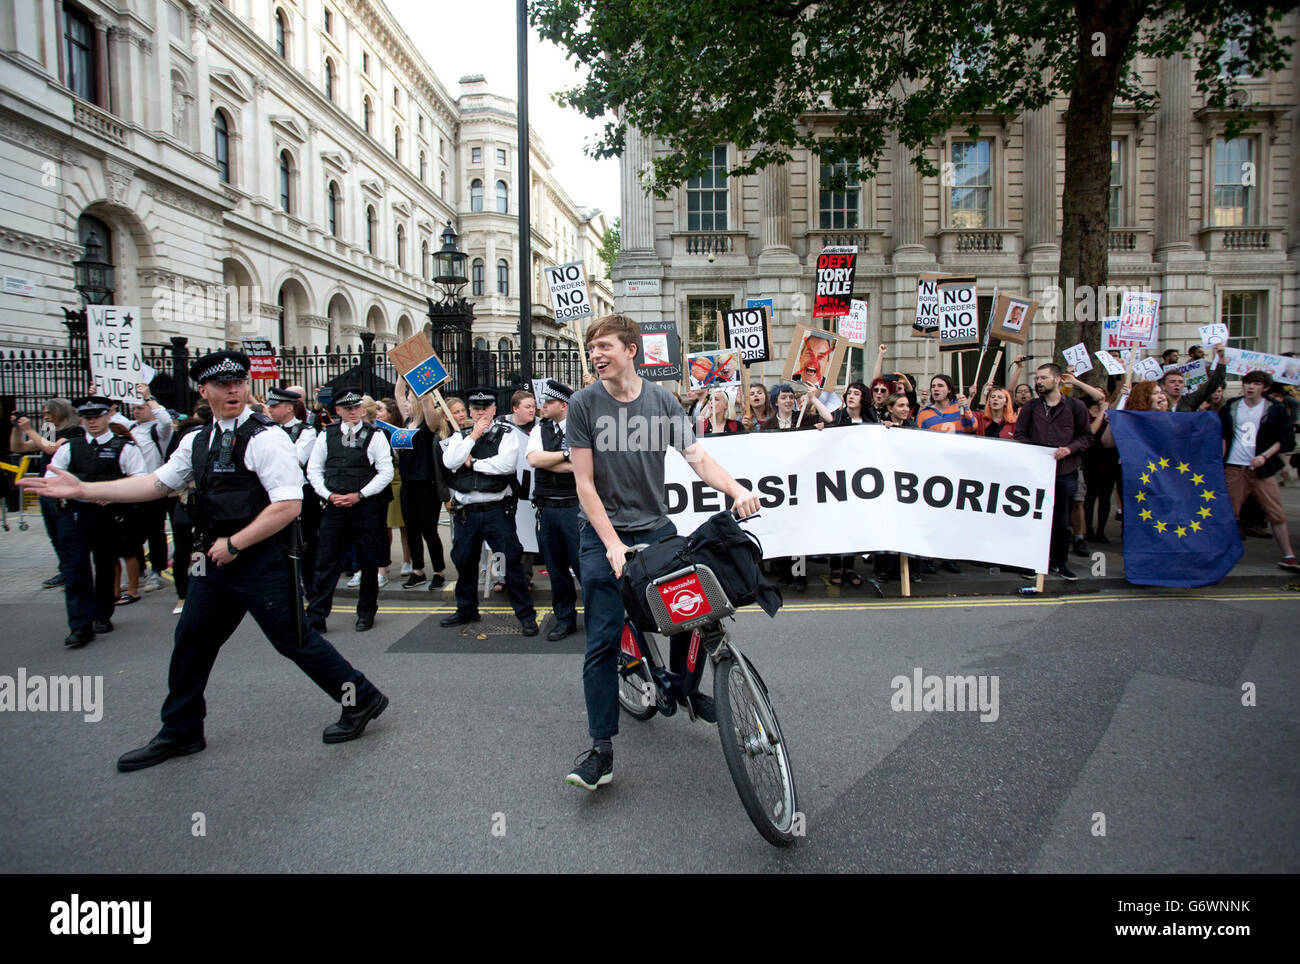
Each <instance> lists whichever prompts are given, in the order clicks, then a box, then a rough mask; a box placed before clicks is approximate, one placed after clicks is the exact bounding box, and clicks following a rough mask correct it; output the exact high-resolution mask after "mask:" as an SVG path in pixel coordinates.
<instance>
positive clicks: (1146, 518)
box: [1138, 509, 1151, 522]
mask: <svg viewBox="0 0 1300 964" xmlns="http://www.w3.org/2000/svg"><path fill="white" fill-rule="evenodd" d="M1138 514H1139V515H1140V516H1142V521H1143V522H1150V521H1151V510H1150V509H1143V510H1142V511H1141V512H1139V513H1138Z"/></svg>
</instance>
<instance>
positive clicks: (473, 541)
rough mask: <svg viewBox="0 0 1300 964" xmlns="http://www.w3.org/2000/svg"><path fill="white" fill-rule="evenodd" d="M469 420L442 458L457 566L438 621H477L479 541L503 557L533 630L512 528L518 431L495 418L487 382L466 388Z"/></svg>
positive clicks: (513, 599) (522, 616) (519, 612)
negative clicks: (451, 600) (450, 597)
mask: <svg viewBox="0 0 1300 964" xmlns="http://www.w3.org/2000/svg"><path fill="white" fill-rule="evenodd" d="M467 400H468V402H469V412H470V417H471V418H472V419H473V424H472V425H470V426H468V427H466V428H462V429H461V430H460V431H459V432H457V433H456V434H455V435H453V436H452V437H451V438H449V439H448V440H447V446H446V448H445V450H444V451H443V455H442V463H443V465H445V466H446V467H447V468H448V469H450V470H451V473H452V475H451V479H450V480H449V485H450V487H451V489H452V494H451V498H452V547H451V561H452V564H453V565H454V566H455V567H456V612H454V613H453V614H452V615H450V616H447V617H445V618H443V620H442V622H441V623H440V625H443V626H460V625H462V624H463V623H474V622H478V619H479V614H478V593H477V591H476V587H477V584H478V565H479V553H481V552H482V551H483V542H484V540H486V541H487V544H488V545H489V546H491V547H492V550H493V551H494V552H501V553H504V554H505V557H506V594H507V595H508V596H509V597H510V605H511V606H513V607H514V610H515V615H516V616H517V617H519V623H520V625H521V626H522V627H523V634H524V635H525V636H536V635H537V610H535V609H534V608H533V600H532V597H531V596H529V594H528V577H527V576H525V575H524V569H523V563H522V557H523V554H524V549H523V546H521V545H520V544H519V536H518V535H516V534H515V519H514V514H515V513H514V509H515V498H514V495H513V493H512V491H511V483H512V482H513V481H514V479H515V466H516V463H517V461H518V458H519V441H520V438H521V436H520V434H519V433H518V432H516V431H515V430H514V429H513V428H511V427H510V426H509V425H507V424H506V423H505V421H504V420H498V419H497V418H496V411H497V402H496V396H494V395H493V394H492V390H491V389H488V388H475V389H473V390H471V391H470V393H469V398H468V399H467Z"/></svg>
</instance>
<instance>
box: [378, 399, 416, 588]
mask: <svg viewBox="0 0 1300 964" xmlns="http://www.w3.org/2000/svg"><path fill="white" fill-rule="evenodd" d="M375 418H376V419H377V420H378V421H380V422H387V423H388V424H389V425H401V424H402V413H401V412H400V411H398V409H397V399H395V398H381V399H379V401H378V403H377V408H376V411H375ZM401 495H402V476H401V472H400V471H399V466H398V460H397V459H393V481H392V482H390V483H388V511H387V515H386V518H385V519H384V523H385V531H386V534H387V538H386V539H385V540H384V542H385V546H386V549H387V555H385V557H384V558H385V559H386V560H387V563H388V565H387V566H384V567H382V568H381V569H380V570H379V588H380V589H383V588H384V587H385V586H386V585H388V566H391V565H392V564H393V530H394V529H395V530H397V536H398V540H399V542H400V543H401V546H402V569H401V573H402V575H403V576H407V575H410V573H411V548H410V545H409V543H408V541H407V532H406V522H405V521H404V520H403V518H402V498H401Z"/></svg>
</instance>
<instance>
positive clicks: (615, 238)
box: [596, 217, 623, 279]
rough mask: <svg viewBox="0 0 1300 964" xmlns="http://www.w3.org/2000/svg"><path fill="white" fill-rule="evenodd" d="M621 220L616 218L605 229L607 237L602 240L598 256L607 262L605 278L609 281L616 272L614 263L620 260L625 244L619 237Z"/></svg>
mask: <svg viewBox="0 0 1300 964" xmlns="http://www.w3.org/2000/svg"><path fill="white" fill-rule="evenodd" d="M619 220H620V219H619V218H617V217H616V218H614V220H613V221H612V222H610V223H609V224H608V225H606V227H605V236H604V237H602V238H601V239H600V250H599V251H597V252H596V256H597V257H599V258H600V260H601V261H603V262H605V277H606V279H608V278H609V277H610V276H611V272H612V271H613V270H614V261H615V260H616V259H617V258H618V255H619V252H620V251H621V250H622V249H623V242H622V239H621V238H620V236H619Z"/></svg>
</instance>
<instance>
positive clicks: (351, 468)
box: [307, 388, 393, 633]
mask: <svg viewBox="0 0 1300 964" xmlns="http://www.w3.org/2000/svg"><path fill="white" fill-rule="evenodd" d="M363 397H364V396H363V395H362V394H361V389H359V388H343V389H340V390H339V394H338V396H337V397H336V398H335V399H334V410H335V411H336V412H337V413H338V415H339V421H338V422H336V423H335V424H333V425H330V426H329V427H327V428H326V429H325V430H324V431H323V432H321V435H320V438H318V439H317V440H316V445H315V446H314V447H313V448H312V450H311V459H310V460H309V461H308V462H307V480H308V481H309V482H310V483H311V486H312V488H313V489H315V490H316V494H317V495H319V496H320V497H321V499H323V500H324V501H325V503H326V505H325V511H324V514H323V515H322V516H321V523H320V542H319V544H318V545H317V547H316V593H315V595H314V596H313V597H312V601H311V605H310V606H308V607H307V622H308V623H310V624H311V625H312V626H313V627H314V628H316V629H318V630H320V631H322V632H324V630H325V620H326V618H327V617H328V616H329V614H330V610H331V609H332V608H333V606H334V587H335V586H337V585H338V581H339V573H340V572H342V571H343V557H344V556H345V555H346V554H347V551H348V548H349V547H353V546H355V548H356V550H357V564H358V565H359V566H360V567H361V595H360V597H359V598H358V599H357V626H356V629H357V632H359V633H364V632H365V631H366V630H368V629H370V627H372V626H373V625H374V624H375V610H377V609H378V608H379V567H380V566H381V565H383V563H384V559H385V558H386V556H387V547H386V546H385V545H384V536H385V535H386V531H385V530H386V528H387V521H386V512H387V509H386V508H385V507H386V506H387V505H388V503H389V501H391V500H392V491H391V490H390V489H389V487H388V483H390V482H392V481H393V450H392V449H391V448H390V447H389V445H388V436H387V435H385V434H384V433H383V432H381V431H380V430H379V429H377V428H376V427H375V426H373V425H367V424H366V423H365V422H363V421H362V420H361V415H362V409H361V401H362V399H363Z"/></svg>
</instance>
